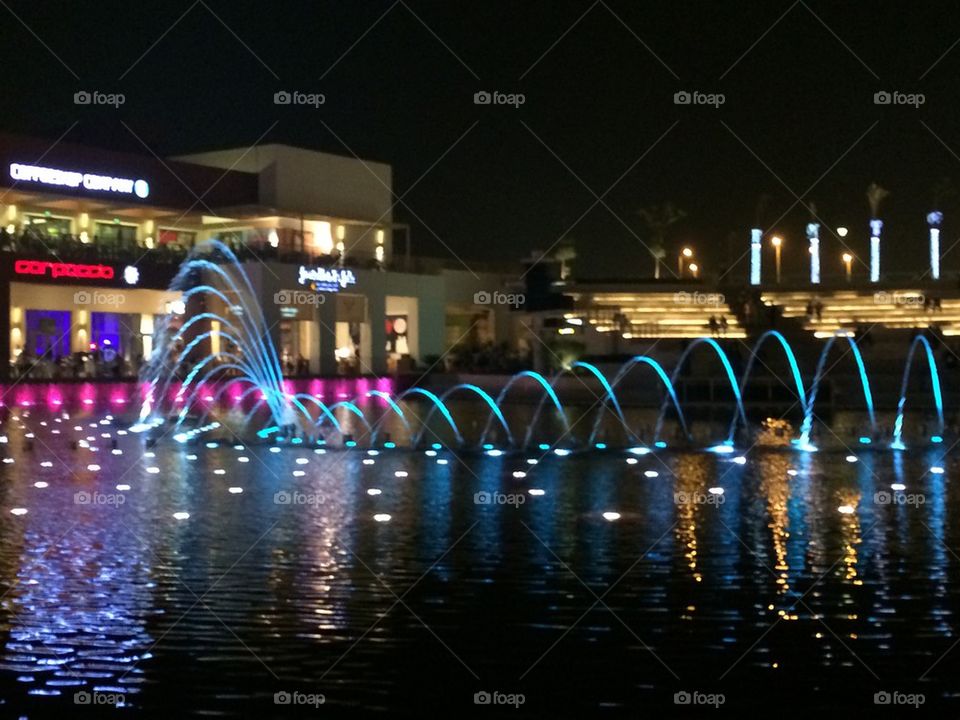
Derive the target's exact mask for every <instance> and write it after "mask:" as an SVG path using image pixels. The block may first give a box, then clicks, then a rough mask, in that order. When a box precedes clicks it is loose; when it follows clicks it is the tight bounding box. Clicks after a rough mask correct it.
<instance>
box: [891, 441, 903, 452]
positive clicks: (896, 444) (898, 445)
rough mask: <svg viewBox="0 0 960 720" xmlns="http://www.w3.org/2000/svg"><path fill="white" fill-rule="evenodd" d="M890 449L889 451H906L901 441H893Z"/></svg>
mask: <svg viewBox="0 0 960 720" xmlns="http://www.w3.org/2000/svg"><path fill="white" fill-rule="evenodd" d="M890 449H891V450H906V449H907V446H906V445H904V444H903V442H902V441H901V440H894V441H893V442H892V443H890Z"/></svg>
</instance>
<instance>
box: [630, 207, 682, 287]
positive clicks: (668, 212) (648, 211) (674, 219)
mask: <svg viewBox="0 0 960 720" xmlns="http://www.w3.org/2000/svg"><path fill="white" fill-rule="evenodd" d="M637 214H638V215H640V219H641V220H642V221H643V224H644V225H645V226H646V228H647V230H648V231H649V232H650V241H649V243H648V244H647V250H648V251H649V252H650V254H651V255H652V256H653V263H654V264H653V277H654V278H655V279H657V280H659V279H660V263H662V262H663V259H664V258H665V257H666V256H667V251H666V236H667V230H668V229H669V228H670V226H671V225H674V224H676V223H678V222H680V221H681V220H683V219H684V218H685V217H686V216H687V213H686V212H684V211H683V210H681V209H680V208H678V207H676V206H675V205H674V204H673V203H671V202H665V203H662V204H660V205H648V206H647V207H645V208H641V209H640V210H639V211H638V213H637Z"/></svg>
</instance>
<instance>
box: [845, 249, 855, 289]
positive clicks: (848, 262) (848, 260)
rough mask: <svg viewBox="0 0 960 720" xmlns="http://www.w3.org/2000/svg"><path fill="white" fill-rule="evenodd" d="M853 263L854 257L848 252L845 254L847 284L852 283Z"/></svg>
mask: <svg viewBox="0 0 960 720" xmlns="http://www.w3.org/2000/svg"><path fill="white" fill-rule="evenodd" d="M852 263H853V255H851V254H850V253H848V252H846V253H844V254H843V264H844V265H846V267H847V282H850V276H851V272H852V268H851V265H852Z"/></svg>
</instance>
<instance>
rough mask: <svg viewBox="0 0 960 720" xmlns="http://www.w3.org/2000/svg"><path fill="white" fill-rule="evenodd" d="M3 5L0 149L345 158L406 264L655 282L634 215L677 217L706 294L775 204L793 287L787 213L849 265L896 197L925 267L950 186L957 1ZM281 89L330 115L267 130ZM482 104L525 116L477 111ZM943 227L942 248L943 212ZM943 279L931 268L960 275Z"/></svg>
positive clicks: (908, 258) (899, 240)
mask: <svg viewBox="0 0 960 720" xmlns="http://www.w3.org/2000/svg"><path fill="white" fill-rule="evenodd" d="M8 7H9V10H7V9H4V8H2V7H0V19H2V22H0V28H2V30H0V33H2V34H0V40H2V41H0V67H2V68H3V73H2V77H3V94H4V98H5V102H4V107H3V111H2V113H0V128H2V129H5V130H8V131H15V132H24V133H29V134H33V135H40V136H46V137H50V138H56V137H59V136H60V135H61V134H62V133H64V132H65V131H66V130H67V129H68V128H71V126H72V125H73V123H74V122H77V124H76V125H75V126H74V127H72V129H70V131H69V133H68V135H67V138H68V139H70V140H73V141H78V142H87V143H91V144H96V145H103V146H106V147H112V148H117V149H124V150H133V151H143V146H142V145H141V144H140V141H139V140H137V139H136V138H135V137H134V135H133V133H135V134H136V135H137V136H139V138H140V139H142V141H143V142H145V143H146V144H147V145H149V146H150V147H151V148H153V149H154V150H155V151H156V152H157V153H158V154H161V155H171V154H176V153H184V152H190V151H197V150H203V149H209V148H214V147H226V146H232V145H249V144H251V143H253V142H255V141H257V140H258V138H260V137H261V136H262V135H263V134H264V133H265V132H266V133H267V134H266V136H264V138H263V140H262V141H272V142H287V143H291V144H296V145H302V146H305V147H310V148H315V149H321V150H328V151H332V152H338V153H345V154H349V151H348V150H347V149H346V148H345V147H344V145H346V146H348V147H349V148H350V150H352V151H353V152H355V153H357V154H359V155H360V156H362V157H367V158H371V159H376V160H381V161H385V162H389V163H391V164H392V165H393V166H394V177H395V190H396V192H397V193H398V194H399V195H401V196H404V198H403V204H401V205H399V206H398V208H397V211H396V216H397V219H398V220H401V221H410V222H412V223H413V226H414V243H415V246H416V247H418V248H419V249H420V250H421V252H423V253H426V254H434V255H444V254H449V253H450V250H448V249H447V247H449V248H450V249H452V250H453V251H454V252H455V253H456V254H457V255H459V256H461V257H463V258H464V259H466V260H467V261H468V262H469V260H470V259H501V258H516V257H519V256H520V255H522V254H524V253H526V252H528V251H530V250H531V249H534V248H541V249H543V248H547V247H550V246H551V245H553V244H554V243H555V242H556V241H557V239H558V238H560V237H562V236H564V235H569V236H571V237H573V238H575V239H576V242H577V248H578V252H579V255H580V261H579V263H580V264H579V272H580V274H581V275H593V276H620V277H640V276H644V275H649V274H650V272H651V261H650V258H649V255H648V254H647V253H646V251H645V250H644V248H643V246H642V245H641V243H640V242H639V241H638V240H637V239H636V238H635V237H634V236H633V235H632V233H631V230H632V231H633V232H635V233H637V234H638V235H639V236H640V238H642V239H647V235H646V232H645V230H644V229H643V227H642V225H641V224H640V221H639V217H638V215H637V210H638V208H640V207H643V206H646V205H650V204H652V203H659V202H663V201H667V200H669V201H672V202H674V203H675V204H676V205H678V206H680V207H682V208H683V209H684V210H686V212H687V214H688V218H687V220H686V221H684V223H682V224H681V225H678V226H677V227H676V232H675V238H674V242H673V247H674V248H675V247H679V245H680V244H681V243H689V244H691V245H693V246H694V247H695V248H696V250H697V253H698V255H700V256H701V257H702V258H703V264H704V266H706V267H707V268H708V269H710V270H716V269H717V268H718V267H720V266H721V265H722V264H723V263H724V262H732V261H733V260H736V259H737V258H739V257H740V256H741V254H742V251H743V250H745V249H746V247H747V244H748V239H747V238H748V228H749V227H750V225H751V224H752V223H753V220H754V215H755V208H756V205H757V201H758V198H759V197H760V195H761V194H764V193H766V194H769V196H770V202H769V204H768V210H767V213H766V215H765V216H764V218H763V222H764V225H765V226H767V225H770V224H772V223H774V221H776V220H777V219H778V218H779V217H780V216H781V215H782V214H783V213H787V215H786V217H784V218H782V219H781V220H780V221H779V223H778V224H777V225H776V228H775V229H777V230H779V231H780V232H782V233H783V234H784V235H785V237H786V243H787V245H786V251H785V259H784V262H785V267H786V271H788V272H789V271H797V272H803V271H804V268H805V264H803V263H804V260H805V258H804V254H803V250H804V240H803V225H804V223H805V222H806V218H807V213H806V211H804V210H803V209H802V206H801V205H799V204H798V205H797V206H795V207H794V208H793V210H792V211H789V212H788V210H789V208H790V207H791V205H793V204H794V203H795V202H796V200H797V198H796V196H795V195H794V193H795V194H796V195H799V196H801V198H802V199H803V200H804V201H810V200H813V201H815V202H816V205H817V211H818V214H819V215H820V216H821V217H822V218H823V220H824V222H826V223H827V224H829V225H833V226H836V225H840V224H845V225H847V226H849V227H850V228H851V234H850V236H849V237H848V239H847V242H848V244H849V245H850V247H851V248H852V249H853V250H854V252H855V253H857V254H858V255H859V256H861V257H863V258H864V259H866V248H867V237H866V223H867V220H868V208H867V204H866V200H865V196H864V192H865V189H866V187H867V185H868V184H869V183H870V182H871V180H876V181H877V182H879V183H880V184H881V185H883V186H884V187H886V188H888V189H889V190H890V192H891V195H890V197H889V198H888V200H887V201H886V203H885V206H884V208H883V210H882V213H881V214H882V215H883V216H884V217H885V218H886V219H887V221H888V235H887V237H886V246H885V256H884V257H885V263H886V267H887V268H889V269H891V270H898V271H907V270H913V269H922V268H923V267H924V266H925V263H926V255H925V243H926V236H925V225H924V220H923V219H924V216H925V214H926V212H927V211H928V210H930V209H931V207H932V203H933V192H932V188H933V187H934V186H935V185H936V183H937V182H938V181H939V180H940V179H941V178H944V177H950V178H954V179H956V180H957V185H958V187H960V159H958V155H960V102H958V99H957V98H958V96H960V80H958V77H960V74H958V71H960V45H958V46H957V47H955V48H953V49H952V50H951V46H953V45H954V43H956V42H957V41H958V40H960V10H958V7H957V5H956V4H955V3H950V2H942V3H925V2H825V1H823V0H809V1H808V2H805V3H804V2H796V3H792V2H790V1H789V0H787V1H785V2H780V1H773V0H764V1H763V2H758V1H757V0H753V1H751V2H706V1H704V0H694V1H690V2H687V1H677V0H669V1H668V0H660V1H658V2H623V1H620V0H605V2H597V3H593V4H591V2H589V1H587V2H566V1H564V0H549V1H541V0H523V1H518V0H511V1H509V2H500V1H493V2H452V1H450V0H447V1H445V2H433V1H421V0H407V2H406V3H404V2H398V3H396V4H393V3H392V2H390V0H387V1H386V2H379V1H378V2H359V1H347V0H340V1H339V2H322V1H312V2H302V1H301V2H269V3H267V2H263V3H252V2H244V3H238V2H229V3H228V2H214V1H212V0H211V1H209V2H207V3H206V4H205V3H204V2H196V3H191V1H190V0H183V1H182V2H181V1H180V0H164V1H163V2H138V3H130V2H123V3H116V2H109V1H106V2H97V3H76V2H69V3H68V2H42V3H38V2H35V1H32V0H31V1H21V0H8ZM11 11H12V12H11ZM14 13H15V15H16V16H17V17H19V20H18V19H17V18H16V17H14ZM184 13H186V14H184ZM178 19H179V20H178ZM378 19H379V21H378ZM171 26H172V27H171ZM371 26H373V27H372V29H371ZM571 27H572V29H571ZM28 28H29V29H28ZM365 33H366V34H365ZM44 45H46V46H48V47H44ZM645 45H646V47H645ZM151 46H152V48H151ZM351 46H352V48H351ZM48 48H49V49H48ZM51 51H52V52H51ZM53 53H55V54H56V55H57V56H59V58H60V59H61V60H62V61H63V62H62V63H61V61H60V60H58V59H57V57H54V54H53ZM338 59H339V60H338ZM65 65H66V67H65ZM74 73H75V74H76V76H79V79H77V77H74ZM78 89H89V90H93V89H97V90H101V91H105V92H122V93H124V94H125V96H126V103H125V104H124V105H123V106H122V107H121V108H120V109H119V110H114V109H110V108H92V107H82V106H81V107H78V106H76V105H74V104H73V93H74V92H75V91H76V90H78ZM281 89H287V90H294V89H296V90H300V91H302V92H321V93H324V94H325V96H326V104H325V105H324V106H322V107H321V108H320V109H317V110H314V109H310V108H293V107H278V106H276V105H274V104H273V94H274V92H276V91H277V90H281ZM484 89H485V90H499V91H502V92H521V93H524V94H525V96H526V102H525V104H524V105H523V107H522V108H520V109H514V108H511V107H493V106H484V105H475V104H474V103H473V95H474V93H475V92H476V91H478V90H484ZM678 90H699V91H701V92H714V93H716V92H719V93H723V94H724V96H725V103H724V105H723V106H722V107H720V108H719V109H715V108H712V107H691V106H683V105H680V106H678V105H675V104H674V102H673V97H674V93H675V92H677V91H678ZM879 90H888V91H894V90H897V91H900V92H904V93H918V92H919V93H923V94H924V96H925V103H924V105H923V106H922V107H920V108H919V109H917V108H914V107H909V106H907V107H903V106H901V107H893V106H883V105H880V106H878V105H876V104H874V93H875V92H877V91H879ZM124 123H125V124H126V125H127V126H129V130H128V129H127V127H125V126H124ZM275 123H276V124H275ZM271 128H272V129H271ZM671 128H672V129H671ZM268 130H269V132H268ZM131 131H132V132H131ZM664 133H666V135H665V136H663V137H662V139H660V141H659V142H658V143H657V139H658V138H660V137H661V136H662V135H664ZM461 136H462V137H461ZM938 138H939V139H938ZM458 139H459V142H458ZM455 144H456V145H455ZM454 145H455V146H454ZM654 145H655V146H654ZM451 146H454V147H452V149H451ZM651 146H654V147H653V148H652V149H651ZM948 148H950V149H948ZM644 153H647V154H646V156H645V157H644V158H643V159H642V160H640V161H639V162H638V163H637V164H636V165H634V163H635V161H637V160H638V158H640V157H641V156H642V155H644ZM954 153H956V155H955V154H954ZM554 154H555V155H556V156H555V155H554ZM441 156H443V157H442V159H440V158H441ZM438 159H439V162H438ZM434 163H436V164H435V165H434ZM431 166H433V167H432V169H431ZM631 166H633V168H632V169H631V170H630V171H629V172H627V173H626V175H624V173H625V172H626V171H627V170H628V169H629V168H631ZM424 173H427V174H426V175H424V176H423V177H422V179H421V176H422V175H423V174H424ZM621 175H623V177H622V179H621V180H620V182H619V183H618V184H617V185H616V186H615V187H614V188H613V189H612V190H610V192H609V194H607V195H606V196H604V198H603V203H601V204H596V206H595V207H593V209H592V210H590V211H589V212H587V211H588V209H589V208H590V207H591V206H592V205H594V203H595V201H596V198H595V196H594V194H593V193H596V195H602V194H603V193H604V192H605V191H606V190H607V188H608V187H609V186H611V185H612V184H613V183H614V182H615V181H616V180H617V179H618V178H620V177H621ZM418 180H419V182H418ZM415 183H416V184H415ZM414 184H415V186H414ZM411 186H414V187H413V189H412V190H411V191H410V192H409V194H406V195H405V193H407V191H408V189H410V188H411ZM811 186H814V187H813V189H812V190H810V192H809V194H807V190H808V188H810V187H811ZM604 204H605V205H606V206H608V207H605V206H604ZM942 209H943V210H944V211H945V212H946V213H947V219H946V221H945V230H944V234H945V238H944V239H945V243H944V244H945V248H949V247H950V246H951V245H952V244H953V242H954V241H955V240H956V239H957V238H958V237H960V221H957V220H956V218H957V217H958V216H960V201H958V200H953V201H949V202H945V203H943V208H942ZM584 213H586V214H585V215H584ZM581 216H583V217H582V218H581ZM578 220H579V222H578ZM628 228H629V229H628ZM731 232H736V233H738V235H739V237H738V239H737V242H736V244H733V245H731V244H730V243H729V242H728V240H727V238H728V235H729V234H730V233H731ZM824 235H826V233H824ZM445 246H447V247H445ZM840 252H841V248H840V245H839V243H838V242H837V241H836V240H835V239H834V238H832V237H831V238H828V239H827V240H826V241H825V243H824V259H823V263H824V268H825V271H831V272H834V271H835V272H840V271H841V269H842V267H841V264H840V260H839V255H840ZM958 256H960V248H957V249H954V250H953V251H952V252H951V253H950V254H948V256H947V258H946V260H945V262H944V266H945V269H947V270H951V269H952V270H960V257H958ZM740 272H741V273H745V265H744V264H743V262H742V260H741V265H740ZM858 272H861V273H862V272H864V269H863V268H862V267H860V268H859V269H858Z"/></svg>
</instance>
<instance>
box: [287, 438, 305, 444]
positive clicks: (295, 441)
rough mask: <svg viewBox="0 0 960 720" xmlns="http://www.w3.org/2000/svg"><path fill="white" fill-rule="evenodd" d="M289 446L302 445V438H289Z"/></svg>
mask: <svg viewBox="0 0 960 720" xmlns="http://www.w3.org/2000/svg"><path fill="white" fill-rule="evenodd" d="M290 444H291V445H302V444H303V438H298V437H295V438H290Z"/></svg>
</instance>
